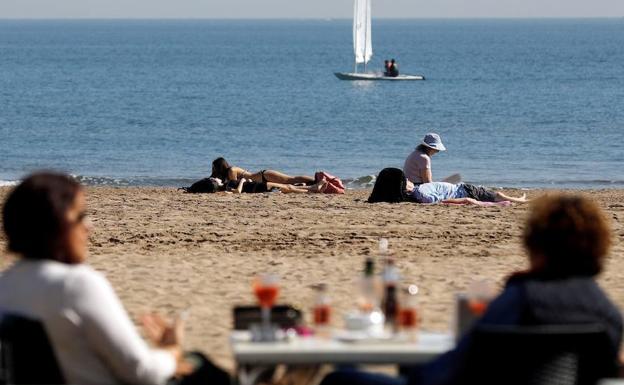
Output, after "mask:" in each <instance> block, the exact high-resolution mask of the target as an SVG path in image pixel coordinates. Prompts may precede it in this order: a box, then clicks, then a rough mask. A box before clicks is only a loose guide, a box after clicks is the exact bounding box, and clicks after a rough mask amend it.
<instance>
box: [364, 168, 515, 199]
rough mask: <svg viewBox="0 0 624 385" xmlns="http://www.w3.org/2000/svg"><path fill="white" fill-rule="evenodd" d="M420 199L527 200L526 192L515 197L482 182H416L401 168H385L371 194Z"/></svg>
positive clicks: (374, 196)
mask: <svg viewBox="0 0 624 385" xmlns="http://www.w3.org/2000/svg"><path fill="white" fill-rule="evenodd" d="M405 201H412V202H418V203H438V202H440V203H449V204H475V205H483V204H482V203H483V202H491V203H498V202H516V203H524V202H527V199H526V194H525V195H523V196H521V197H518V198H515V197H511V196H508V195H506V194H503V193H501V192H498V191H492V190H488V189H486V188H484V187H481V186H475V185H471V184H468V183H459V184H452V183H446V182H431V183H423V184H419V185H414V184H413V183H412V182H410V181H409V180H407V178H406V177H405V174H404V173H403V171H401V170H400V169H398V168H385V169H383V170H381V172H380V173H379V175H378V176H377V180H376V181H375V186H374V187H373V191H372V193H371V195H370V197H369V198H368V202H369V203H375V202H390V203H397V202H405Z"/></svg>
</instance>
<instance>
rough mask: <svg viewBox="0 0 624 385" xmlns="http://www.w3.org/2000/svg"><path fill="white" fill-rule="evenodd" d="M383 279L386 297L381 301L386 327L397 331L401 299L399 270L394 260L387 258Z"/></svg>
mask: <svg viewBox="0 0 624 385" xmlns="http://www.w3.org/2000/svg"><path fill="white" fill-rule="evenodd" d="M382 279H383V283H384V296H383V299H382V301H381V309H382V311H383V313H384V316H385V317H386V325H387V326H388V327H389V328H391V329H392V330H393V331H396V330H397V326H398V325H397V314H398V312H399V299H398V296H397V287H398V285H399V270H398V269H397V267H396V265H395V264H394V260H393V259H392V258H386V265H385V266H384V271H383V273H382Z"/></svg>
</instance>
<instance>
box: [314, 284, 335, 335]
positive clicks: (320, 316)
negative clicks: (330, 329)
mask: <svg viewBox="0 0 624 385" xmlns="http://www.w3.org/2000/svg"><path fill="white" fill-rule="evenodd" d="M315 289H316V291H317V293H316V301H315V302H314V309H313V317H314V326H316V327H317V328H323V327H326V326H328V325H329V323H330V321H331V304H330V301H329V295H328V294H327V285H326V284H324V283H321V284H320V285H318V286H317V287H316V288H315Z"/></svg>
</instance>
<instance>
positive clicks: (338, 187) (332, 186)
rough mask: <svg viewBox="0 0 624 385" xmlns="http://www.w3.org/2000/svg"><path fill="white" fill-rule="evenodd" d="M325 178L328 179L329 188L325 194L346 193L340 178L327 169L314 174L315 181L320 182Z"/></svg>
mask: <svg viewBox="0 0 624 385" xmlns="http://www.w3.org/2000/svg"><path fill="white" fill-rule="evenodd" d="M323 179H325V180H326V181H327V188H326V189H325V191H324V193H325V194H344V192H345V187H344V185H343V184H342V181H341V180H340V178H338V177H335V176H333V175H331V174H328V173H326V172H325V171H318V172H317V173H316V174H314V182H315V183H318V182H320V181H321V180H323Z"/></svg>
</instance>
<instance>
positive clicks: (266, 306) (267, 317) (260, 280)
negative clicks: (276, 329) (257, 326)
mask: <svg viewBox="0 0 624 385" xmlns="http://www.w3.org/2000/svg"><path fill="white" fill-rule="evenodd" d="M253 292H254V294H255V295H256V299H257V300H258V304H259V305H260V310H261V312H262V329H263V330H265V331H269V330H271V308H272V307H273V305H275V301H276V300H277V296H278V294H279V280H278V278H277V276H276V275H273V274H263V275H260V276H258V277H256V279H254V282H253Z"/></svg>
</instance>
